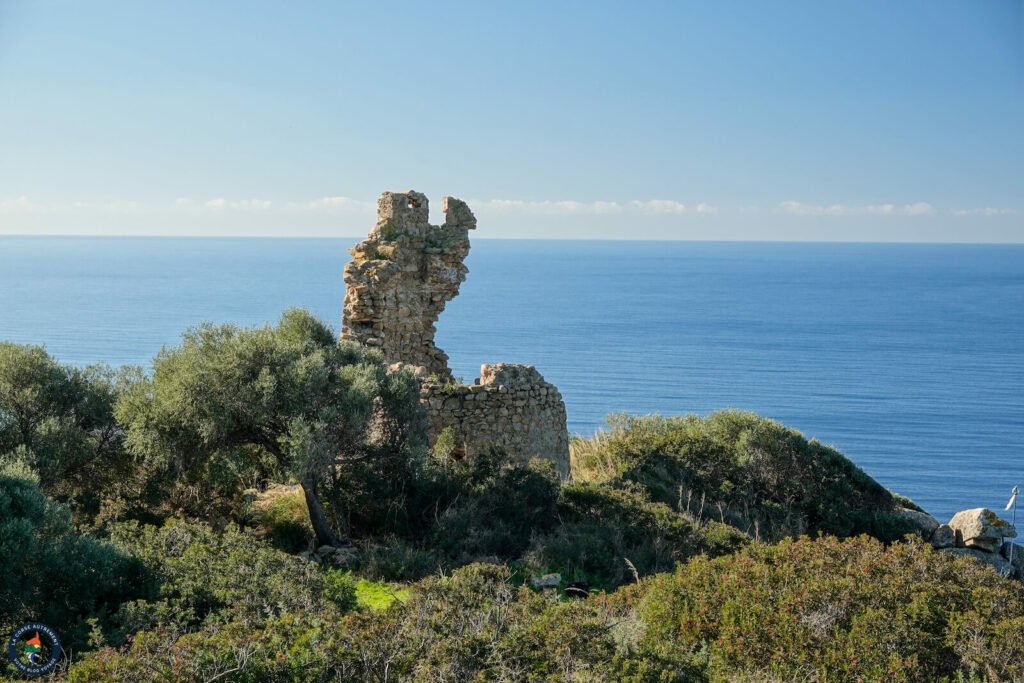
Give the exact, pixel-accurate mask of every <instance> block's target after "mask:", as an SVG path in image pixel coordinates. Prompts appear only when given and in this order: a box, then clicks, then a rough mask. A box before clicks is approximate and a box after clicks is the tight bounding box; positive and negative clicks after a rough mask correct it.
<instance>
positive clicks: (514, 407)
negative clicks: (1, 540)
mask: <svg viewBox="0 0 1024 683" xmlns="http://www.w3.org/2000/svg"><path fill="white" fill-rule="evenodd" d="M444 211H445V222H444V224H443V225H440V226H435V225H430V224H429V222H428V216H429V211H428V204H427V198H426V196H424V195H423V194H421V193H419V192H413V191H411V190H410V191H408V192H385V193H384V194H382V195H381V197H380V199H379V200H378V202H377V224H376V226H375V227H374V228H373V230H371V231H370V234H369V236H368V237H367V239H365V240H363V241H362V242H360V243H359V244H357V245H356V246H355V247H353V248H352V249H350V250H349V253H350V254H351V255H352V257H353V259H352V261H350V262H349V263H348V264H346V265H345V306H344V311H343V314H342V326H341V338H342V340H354V341H358V342H360V343H363V344H367V345H369V346H373V347H375V348H378V349H380V351H381V353H383V354H384V358H385V359H386V360H387V362H388V363H390V364H391V366H390V367H391V368H392V369H397V368H400V367H403V366H404V367H409V366H412V367H413V369H414V371H415V372H416V375H417V377H418V378H419V379H420V382H421V391H420V399H421V401H422V402H423V404H424V407H425V408H426V409H427V413H428V416H429V417H430V423H431V432H430V438H431V443H433V442H434V440H436V438H437V436H438V435H439V434H441V432H442V431H444V430H446V429H447V430H450V432H451V433H452V435H453V437H454V439H455V442H456V448H455V452H457V453H458V454H459V455H468V456H472V455H476V454H477V453H480V452H485V451H486V450H488V449H490V448H491V447H492V446H499V447H501V448H503V449H505V450H506V451H507V452H509V453H511V454H512V455H515V456H518V457H520V458H522V459H524V460H529V459H530V458H531V457H533V456H539V457H541V458H546V459H548V460H551V461H553V462H554V463H555V466H556V468H557V469H558V470H559V472H560V473H561V474H562V475H563V476H565V475H568V474H569V434H568V430H567V429H566V414H565V403H564V402H563V401H562V396H561V394H559V393H558V389H557V388H555V387H554V386H552V385H551V384H548V383H547V382H545V381H544V378H543V377H542V376H541V375H540V373H539V372H537V370H536V369H535V368H534V367H533V366H532V365H513V364H508V363H497V364H494V365H484V366H483V367H482V368H481V377H480V379H478V380H476V383H475V384H474V385H471V386H464V385H459V384H456V383H454V382H453V381H452V373H451V370H450V369H449V368H448V356H447V355H445V353H444V352H443V351H442V350H441V349H439V348H437V346H435V344H434V333H435V331H436V327H435V323H436V322H437V319H438V316H439V315H440V314H441V311H443V310H444V307H445V304H446V303H447V302H448V301H450V300H451V299H452V298H454V297H455V296H456V295H457V294H458V292H459V286H460V285H461V283H462V282H463V281H464V280H465V279H466V273H467V272H468V269H467V268H466V266H465V265H464V263H463V261H464V260H465V258H466V255H467V254H468V253H469V230H472V229H474V228H476V218H474V216H473V213H472V212H471V211H470V210H469V207H468V206H467V205H466V204H465V203H464V202H462V201H460V200H458V199H454V198H452V197H445V199H444Z"/></svg>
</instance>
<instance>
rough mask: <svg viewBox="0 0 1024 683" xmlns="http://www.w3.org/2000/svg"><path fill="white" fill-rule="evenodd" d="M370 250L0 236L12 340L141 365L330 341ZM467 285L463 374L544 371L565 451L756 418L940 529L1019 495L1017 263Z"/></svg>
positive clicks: (654, 253) (864, 262)
mask: <svg viewBox="0 0 1024 683" xmlns="http://www.w3.org/2000/svg"><path fill="white" fill-rule="evenodd" d="M356 241H357V238H354V237H353V238H340V239H212V238H211V239H193V238H182V239H175V238H152V239H150V238H71V237H59V238H42V237H0V339H5V340H11V341H15V342H20V343H33V344H45V345H46V347H47V348H48V349H49V351H50V352H51V353H52V354H53V355H55V356H56V357H57V358H59V359H60V360H61V361H64V362H72V363H78V364H87V363H93V362H97V361H105V362H108V363H112V364H121V363H139V364H146V363H147V362H148V361H149V360H150V359H151V358H152V356H153V355H154V354H155V353H156V352H157V351H158V350H159V349H160V347H161V345H163V344H174V343H175V342H176V340H177V339H178V337H179V335H180V333H181V332H182V330H184V329H185V328H186V327H188V326H189V325H192V324H195V323H197V322H199V321H201V320H214V321H217V322H228V321H230V322H235V323H239V324H243V325H251V324H255V323H263V322H265V321H268V320H274V319H276V317H277V316H278V315H279V313H280V312H281V311H282V310H283V309H284V308H287V307H289V306H305V307H307V308H309V309H310V310H312V311H314V312H316V313H317V314H319V315H321V316H322V317H323V318H324V319H325V320H328V321H330V322H331V323H332V325H334V327H335V328H337V327H338V326H339V324H340V315H341V304H342V298H343V294H344V284H343V282H342V277H341V272H342V267H343V265H344V263H345V262H346V261H347V260H348V258H349V257H348V254H347V253H346V249H347V248H348V247H349V246H351V245H352V244H353V243H355V242H356ZM468 265H469V268H470V274H469V279H468V280H467V281H466V283H465V284H463V286H462V293H461V294H460V296H459V297H457V298H456V299H455V300H454V301H452V302H451V303H449V304H448V309H447V310H446V311H445V313H444V314H442V316H441V320H440V322H439V324H438V330H439V331H438V339H437V341H438V344H439V345H440V346H441V347H442V348H443V349H445V351H447V353H448V354H449V355H450V356H451V359H452V360H451V364H452V368H453V370H454V372H455V374H456V375H462V376H463V377H465V378H466V380H467V381H471V378H473V377H476V376H477V375H478V371H479V366H480V364H481V363H485V362H497V361H506V362H518V363H530V364H534V365H536V366H537V368H538V370H540V372H541V373H542V374H543V375H544V376H545V378H546V379H548V380H549V381H551V382H553V383H554V384H556V385H557V386H558V387H559V388H560V389H561V391H562V394H563V396H564V397H565V400H566V404H567V408H568V412H569V428H570V430H571V431H573V432H577V433H582V434H590V433H592V432H593V431H594V430H595V429H597V428H598V427H599V426H600V425H601V424H602V423H603V420H604V416H605V415H606V414H608V413H610V412H617V411H628V412H631V413H651V412H661V413H662V414H676V413H687V412H697V413H702V414H703V413H708V412H710V411H712V410H715V409H717V408H726V407H730V406H731V407H733V408H742V409H749V410H753V411H756V412H758V413H760V414H762V415H766V416H769V417H772V418H775V419H778V420H780V421H782V422H784V423H785V424H787V425H790V426H792V427H795V428H797V429H799V430H801V431H802V432H804V433H805V434H806V435H808V436H810V437H817V438H818V439H820V440H821V441H823V442H826V443H829V444H832V445H834V446H836V447H837V448H839V449H840V450H841V451H843V452H844V453H845V454H846V455H847V456H849V457H850V458H852V459H853V460H854V461H855V462H856V463H857V464H858V465H860V466H861V467H863V468H864V469H865V470H867V471H868V472H869V473H870V474H871V475H872V476H874V477H875V478H876V479H878V480H879V481H880V482H881V483H882V484H883V485H885V486H887V487H889V488H891V489H893V490H895V491H898V492H900V493H903V494H904V495H907V496H910V497H911V498H913V499H914V500H916V501H917V502H918V503H919V504H921V505H922V506H924V507H925V508H926V509H928V510H929V511H930V512H932V513H933V514H935V515H936V516H937V517H939V519H940V521H945V520H946V519H948V518H949V517H950V516H951V515H952V513H953V512H955V511H956V510H959V509H962V508H967V507H976V506H987V507H992V508H998V509H1001V507H1002V506H1003V505H1004V504H1005V503H1006V500H1007V498H1008V497H1009V490H1010V488H1011V486H1012V485H1013V484H1015V483H1021V484H1024V450H1022V446H1024V246H1003V245H968V246H964V245H881V244H788V243H787V244H781V243H695V242H672V243H668V242H661V243H654V242H639V243H632V242H568V241H544V242H540V241H501V240H491V241H487V240H476V241H475V242H474V244H473V250H472V253H471V254H470V256H469V260H468Z"/></svg>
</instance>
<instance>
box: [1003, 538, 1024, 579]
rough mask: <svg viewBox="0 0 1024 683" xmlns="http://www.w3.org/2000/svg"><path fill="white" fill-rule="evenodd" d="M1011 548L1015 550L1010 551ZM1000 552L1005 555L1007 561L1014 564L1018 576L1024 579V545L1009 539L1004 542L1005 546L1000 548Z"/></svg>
mask: <svg viewBox="0 0 1024 683" xmlns="http://www.w3.org/2000/svg"><path fill="white" fill-rule="evenodd" d="M1011 548H1012V550H1013V552H1010V550H1011ZM999 554H1000V555H1002V556H1003V557H1005V558H1006V559H1007V561H1009V562H1010V564H1012V565H1013V569H1014V572H1016V575H1017V578H1019V579H1024V546H1022V545H1018V544H1017V543H1012V542H1010V541H1007V542H1006V543H1003V547H1002V548H1000V549H999Z"/></svg>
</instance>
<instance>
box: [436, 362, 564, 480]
mask: <svg viewBox="0 0 1024 683" xmlns="http://www.w3.org/2000/svg"><path fill="white" fill-rule="evenodd" d="M533 392H537V393H536V394H535V395H532V396H531V394H532V393H533ZM540 392H543V394H541V393H540ZM421 396H424V397H425V400H426V405H427V414H428V415H429V417H430V422H431V424H432V425H433V427H434V430H435V431H436V433H437V434H440V433H441V431H443V430H444V429H449V430H451V432H452V435H453V436H454V437H455V441H456V447H457V448H459V449H460V450H461V451H462V452H463V453H465V454H466V455H469V456H473V455H476V454H478V453H482V452H486V451H487V450H488V449H490V448H491V447H492V446H498V447H501V448H503V449H505V450H506V451H507V452H509V453H512V454H513V455H516V456H518V457H520V458H522V459H523V460H529V459H530V458H532V457H534V456H537V457H540V458H546V459H548V460H551V461H552V462H554V463H555V467H556V469H558V471H559V473H560V474H562V475H563V476H567V475H568V474H569V432H568V430H567V429H566V426H565V424H566V414H565V403H564V402H563V401H562V395H561V394H560V393H558V389H556V388H555V387H554V386H553V385H551V384H548V383H547V382H545V381H544V378H543V377H542V376H541V374H540V373H539V372H537V370H536V368H534V367H533V366H532V365H510V364H508V363H498V364H496V365H484V366H483V367H481V369H480V383H479V384H476V385H469V386H459V385H451V384H447V385H446V384H443V383H429V382H428V383H426V384H424V385H423V392H422V393H421ZM442 396H444V397H445V398H444V401H443V403H441V404H440V406H438V401H439V399H440V398H441V397H442ZM519 396H527V397H528V398H522V399H521V398H519Z"/></svg>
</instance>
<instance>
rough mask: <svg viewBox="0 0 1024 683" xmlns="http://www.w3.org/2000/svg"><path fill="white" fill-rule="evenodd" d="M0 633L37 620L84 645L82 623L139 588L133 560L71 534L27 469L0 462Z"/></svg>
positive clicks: (59, 509)
mask: <svg viewBox="0 0 1024 683" xmlns="http://www.w3.org/2000/svg"><path fill="white" fill-rule="evenodd" d="M0 577H3V578H2V580H0V632H3V633H7V632H9V631H11V630H13V628H14V627H15V626H17V625H18V624H19V623H22V622H25V621H43V622H45V623H47V624H50V625H51V626H52V627H54V628H56V629H58V630H59V631H60V632H61V636H62V638H64V641H65V644H66V645H69V646H75V647H77V646H79V645H83V644H84V642H85V635H86V632H87V630H88V628H87V626H86V624H85V621H86V620H87V619H88V618H90V617H94V616H102V615H104V614H106V613H108V612H109V611H111V610H114V609H116V608H117V605H118V604H119V603H120V602H121V601H122V600H123V599H125V598H130V597H131V596H133V595H137V594H138V593H139V591H140V589H141V587H140V585H139V576H138V572H137V571H135V568H134V567H133V565H132V563H131V562H129V561H128V560H127V558H126V557H124V556H123V555H122V554H120V553H118V551H117V549H116V548H114V547H113V546H111V545H110V544H108V543H105V542H103V541H101V540H99V539H95V538H92V537H89V536H78V535H76V534H75V533H74V531H73V530H72V528H71V515H70V513H69V511H68V509H67V508H66V507H65V506H63V505H60V504H58V503H55V502H54V501H52V500H50V499H48V498H47V497H46V496H44V495H43V493H42V491H40V489H39V480H38V477H37V476H36V474H35V473H34V472H33V471H31V470H30V469H29V468H28V467H27V466H26V465H15V464H6V465H0Z"/></svg>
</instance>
